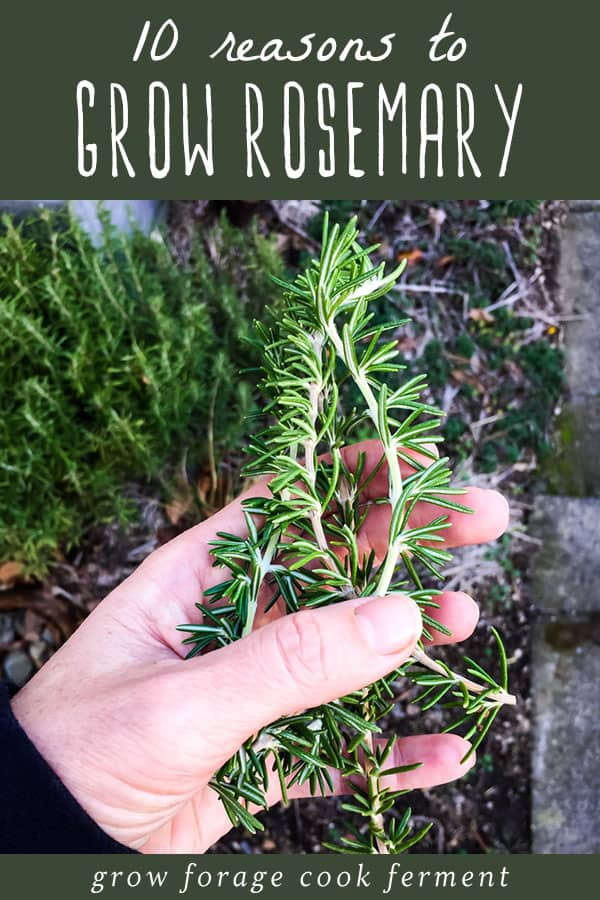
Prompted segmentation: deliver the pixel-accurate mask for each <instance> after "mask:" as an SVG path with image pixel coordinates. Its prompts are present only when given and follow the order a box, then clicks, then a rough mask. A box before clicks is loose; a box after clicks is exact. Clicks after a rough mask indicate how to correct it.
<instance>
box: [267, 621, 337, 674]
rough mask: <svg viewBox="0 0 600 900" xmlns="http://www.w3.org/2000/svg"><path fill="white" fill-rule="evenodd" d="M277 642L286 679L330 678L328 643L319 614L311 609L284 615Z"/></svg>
mask: <svg viewBox="0 0 600 900" xmlns="http://www.w3.org/2000/svg"><path fill="white" fill-rule="evenodd" d="M275 643H276V646H277V652H278V656H279V660H280V663H281V665H282V668H283V671H284V673H285V676H286V677H287V678H290V679H292V680H293V681H295V682H298V683H300V684H305V685H314V684H316V683H319V682H321V681H327V680H328V679H329V677H330V671H329V663H328V660H329V654H328V652H327V642H326V639H325V635H324V634H323V628H322V626H321V624H320V622H319V617H318V616H317V615H316V614H315V613H314V612H313V611H312V610H303V611H302V612H298V613H293V614H292V615H289V616H284V618H283V619H281V620H280V622H279V623H278V628H277V630H276V634H275Z"/></svg>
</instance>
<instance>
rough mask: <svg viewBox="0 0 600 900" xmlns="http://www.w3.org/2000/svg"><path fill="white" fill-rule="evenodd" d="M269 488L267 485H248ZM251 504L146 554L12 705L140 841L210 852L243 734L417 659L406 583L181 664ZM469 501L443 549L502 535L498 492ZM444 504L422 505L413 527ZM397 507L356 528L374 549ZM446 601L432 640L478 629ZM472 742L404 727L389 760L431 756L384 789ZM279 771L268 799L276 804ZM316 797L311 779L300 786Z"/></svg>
mask: <svg viewBox="0 0 600 900" xmlns="http://www.w3.org/2000/svg"><path fill="white" fill-rule="evenodd" d="M358 449H361V450H363V451H365V452H366V454H367V471H368V469H369V467H372V466H374V465H375V464H376V463H377V461H378V459H379V456H380V447H379V445H378V443H377V442H373V441H371V442H366V443H365V444H363V445H355V446H354V447H350V448H347V450H346V451H345V454H346V464H347V465H351V460H352V457H353V454H357V452H358ZM403 468H404V472H405V473H406V472H407V471H408V467H406V466H405V465H404V464H403ZM378 479H383V480H386V479H387V476H386V473H385V469H384V468H382V469H381V470H380V472H379V474H378V475H377V476H376V478H375V479H374V480H373V481H372V482H371V485H370V491H372V492H374V493H375V492H376V491H377V490H379V485H378ZM267 492H268V489H267V487H266V484H265V483H262V484H259V485H256V486H255V487H254V488H252V490H251V491H249V492H248V493H247V494H246V495H245V496H246V497H248V496H257V495H259V494H265V493H267ZM381 493H384V488H383V489H382V490H381ZM242 499H243V497H242V498H238V500H237V501H235V502H234V503H232V504H230V505H229V506H228V507H226V508H225V509H223V510H222V511H221V512H219V513H217V514H216V515H214V516H213V517H212V518H211V519H209V520H207V521H206V522H203V523H201V524H200V525H197V526H195V527H194V528H191V529H190V530H189V531H186V532H185V533H183V534H181V535H180V536H179V537H177V538H175V539H174V540H173V541H171V542H170V543H168V544H166V545H165V546H164V547H162V548H160V549H159V550H157V551H155V552H154V553H152V554H151V555H150V556H149V557H148V559H146V561H145V562H144V563H143V564H142V565H141V566H140V567H139V568H138V569H137V571H136V572H134V573H133V574H132V575H131V576H130V577H129V578H128V579H127V580H126V581H124V582H123V584H121V585H120V586H119V587H118V588H116V589H115V590H114V591H113V592H112V593H111V594H110V595H109V596H108V597H107V598H106V599H105V600H103V602H102V603H101V604H100V605H99V606H98V607H97V608H96V609H95V610H94V612H93V613H92V614H91V615H90V616H89V617H88V619H87V620H86V621H85V622H84V623H83V624H82V625H81V626H80V627H79V629H78V630H77V632H76V633H75V634H74V635H73V636H72V637H71V638H70V640H69V641H67V643H66V644H65V645H64V646H63V647H62V648H61V649H60V650H59V651H58V653H56V654H55V655H54V656H53V657H52V659H51V660H50V661H49V662H48V663H47V664H46V665H45V666H44V667H43V669H42V670H41V671H40V672H39V673H38V674H37V675H36V676H35V677H34V678H33V679H32V681H30V682H29V684H27V685H26V686H25V687H24V688H23V689H22V690H21V691H20V692H19V693H18V694H17V696H16V697H15V698H14V700H13V709H14V713H15V715H16V717H17V718H18V719H19V721H20V723H21V725H22V726H23V728H24V729H25V731H26V732H27V733H28V735H29V737H30V738H31V740H32V741H33V742H34V744H35V745H36V746H37V748H38V750H39V751H40V753H41V754H42V755H43V756H44V757H45V759H46V760H47V761H48V763H49V764H50V765H51V766H52V768H53V769H54V771H55V772H56V773H57V775H58V776H59V777H60V778H61V780H62V781H63V783H64V784H65V785H66V786H67V788H68V789H69V790H70V792H71V793H72V794H73V796H74V797H75V798H76V799H77V800H78V802H79V803H80V804H81V806H82V807H83V808H84V809H85V810H86V811H87V812H88V814H89V815H90V816H91V817H92V818H93V819H94V820H95V821H96V822H97V823H98V824H99V825H100V827H101V828H102V829H103V830H104V831H105V832H106V833H107V834H109V835H110V836H111V837H113V838H114V839H116V840H118V841H120V842H121V843H123V844H127V845H128V846H130V847H132V848H135V849H139V850H142V851H145V852H152V851H167V852H168V851H187V852H199V851H203V850H205V849H206V848H207V847H209V846H210V845H211V844H212V843H214V842H215V841H216V840H217V839H218V838H219V837H220V836H221V835H222V834H224V833H225V832H226V831H227V830H228V829H229V827H230V823H229V819H228V818H227V815H226V813H225V811H224V809H223V807H222V805H221V802H220V800H219V799H218V797H217V795H216V794H215V793H214V792H213V791H212V789H211V788H209V787H208V782H209V780H210V778H211V777H212V775H213V774H214V772H215V771H216V770H217V769H218V768H219V767H220V766H221V765H222V764H223V763H224V762H225V761H226V760H227V759H228V758H229V757H230V756H231V755H232V754H233V753H235V751H236V750H237V749H238V748H239V747H240V745H241V744H242V743H243V742H244V741H245V740H246V738H248V737H249V736H250V735H252V734H254V733H256V732H257V731H259V730H260V728H262V727H263V726H265V725H267V724H269V723H270V722H272V721H273V720H275V719H277V718H279V717H281V716H284V715H289V714H291V713H293V712H295V711H297V710H299V709H308V708H311V707H314V706H318V705H319V704H321V703H326V702H329V701H331V700H333V699H335V698H337V697H340V696H342V695H344V694H347V693H349V692H351V691H354V690H358V689H360V688H362V687H364V686H365V685H367V684H370V683H372V682H373V681H375V680H377V679H378V678H380V677H382V676H383V675H385V674H387V673H389V672H390V671H392V670H393V669H395V668H397V667H398V666H400V665H401V664H402V663H403V662H405V661H406V660H407V659H408V658H409V657H410V655H411V652H412V651H413V650H414V648H415V645H416V643H417V641H418V639H419V636H420V633H421V615H420V612H419V609H418V607H417V606H416V604H415V603H414V602H413V601H412V600H410V599H409V598H407V597H404V596H402V595H398V594H396V595H390V596H387V597H385V598H373V597H371V598H368V599H359V600H348V601H346V602H344V603H338V604H336V605H333V606H329V607H324V608H321V609H315V610H308V609H307V610H303V611H301V612H299V613H295V614H293V615H286V616H280V615H279V614H278V613H277V611H276V609H274V610H272V611H271V613H270V614H269V615H267V616H264V615H263V616H262V617H259V618H258V619H257V623H256V628H255V630H254V631H253V633H252V634H250V635H248V637H245V638H243V639H242V640H240V641H237V642H236V643H233V644H231V645H229V646H227V647H224V648H221V649H218V650H214V651H212V652H210V653H208V654H206V655H204V656H201V657H198V658H195V659H192V660H189V661H188V662H185V663H183V662H182V659H181V658H182V656H183V655H184V648H183V647H182V644H181V637H180V635H179V633H178V632H177V631H176V630H175V629H176V626H177V625H178V624H180V623H182V622H190V621H193V620H194V618H196V617H197V610H196V607H195V604H196V603H198V602H201V601H202V597H203V591H205V590H206V589H208V588H209V587H211V586H212V585H214V584H217V583H218V582H220V581H221V580H222V579H223V578H224V577H226V576H225V575H224V573H223V570H221V569H215V568H213V566H212V561H211V557H210V553H209V550H210V547H209V542H210V541H211V540H213V539H214V538H215V536H216V533H217V532H219V531H227V532H231V533H236V534H242V533H243V529H244V519H243V516H242V513H241V501H242ZM464 503H465V505H467V506H469V507H470V508H471V509H472V510H473V514H471V515H466V514H461V513H457V512H451V513H450V515H449V518H450V521H451V527H450V528H448V529H447V530H445V531H444V532H443V535H444V541H445V544H446V546H449V547H452V546H460V545H463V544H472V543H481V542H484V541H488V540H493V539H494V538H496V537H498V536H499V535H500V534H501V533H502V532H503V531H504V529H505V527H506V524H507V519H508V512H507V504H506V501H505V500H504V499H503V498H502V496H501V495H500V494H497V493H496V492H494V491H484V490H481V489H478V488H471V489H470V490H468V492H467V494H466V495H465V497H464ZM444 512H446V511H445V510H440V509H437V508H436V507H435V506H431V505H425V504H423V505H420V506H418V507H416V508H415V510H414V513H413V516H412V519H411V524H414V525H418V524H424V523H425V522H429V521H432V520H433V519H434V518H436V517H437V516H438V515H439V514H440V513H444ZM389 516H390V512H389V507H386V506H384V505H373V506H371V507H370V510H369V514H368V516H367V519H366V521H365V524H364V526H363V530H362V533H361V540H362V541H364V545H365V549H367V548H373V549H374V550H375V552H376V555H377V556H378V557H379V558H380V559H381V558H382V557H383V555H384V554H385V550H386V536H387V532H388V525H389ZM438 600H439V601H440V604H441V606H440V609H436V610H435V611H433V615H434V616H435V618H436V619H437V620H438V621H439V622H441V623H442V624H443V625H445V626H446V627H447V628H448V629H449V630H450V631H451V633H452V637H451V638H448V637H444V636H443V635H441V634H440V635H439V637H436V640H435V643H447V642H449V641H460V640H463V639H465V638H466V637H468V636H469V635H470V634H471V632H472V631H473V629H474V627H475V625H476V623H477V619H478V610H477V606H476V605H475V603H474V601H473V600H472V599H471V598H470V597H468V596H467V595H466V594H463V593H456V592H446V593H444V594H443V595H442V596H441V597H440V598H438ZM467 749H468V744H467V742H466V741H464V740H463V739H462V738H460V737H458V736H457V735H451V734H445V735H435V734H434V735H427V736H418V737H406V738H402V739H400V740H398V741H397V742H396V745H395V747H394V751H393V752H394V756H393V761H390V765H391V766H394V767H396V766H402V765H407V764H410V763H416V762H420V763H422V765H421V766H420V768H418V769H416V770H414V771H412V772H407V773H404V774H401V775H396V776H389V781H390V786H391V787H393V788H423V787H430V786H433V785H435V784H441V783H444V782H446V781H451V780H453V779H455V778H458V777H460V776H461V775H463V774H464V773H465V772H466V771H467V770H468V768H469V767H470V765H472V762H473V758H471V759H470V760H469V761H468V762H467V763H461V762H460V760H461V759H462V758H463V757H464V755H465V753H466V751H467ZM333 777H334V786H335V789H336V792H337V793H343V792H344V784H343V783H342V782H341V780H340V778H339V777H338V778H337V779H336V778H335V773H333ZM276 781H277V779H273V780H272V785H271V788H270V793H269V800H270V802H271V803H276V802H277V801H278V800H279V799H281V798H280V795H279V793H278V786H277V784H276ZM307 793H308V786H307V785H304V786H302V787H301V788H295V789H294V790H293V791H291V796H293V797H299V796H303V795H306V794H307Z"/></svg>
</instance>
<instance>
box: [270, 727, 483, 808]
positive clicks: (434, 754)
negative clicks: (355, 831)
mask: <svg viewBox="0 0 600 900" xmlns="http://www.w3.org/2000/svg"><path fill="white" fill-rule="evenodd" d="M375 743H376V744H377V743H382V742H381V741H376V742H375ZM470 747H471V745H470V743H469V742H468V741H465V740H464V738H461V737H459V735H457V734H419V735H414V736H411V737H404V738H400V739H399V740H397V741H396V743H395V745H394V749H393V750H392V752H391V754H390V756H389V758H388V760H387V761H386V763H385V767H386V768H387V769H394V768H397V767H400V766H412V765H416V764H417V763H420V765H419V768H418V769H413V770H412V771H411V772H401V773H396V774H394V775H386V776H384V778H383V779H382V784H383V786H384V787H387V788H389V789H390V790H393V791H399V790H405V791H414V790H426V789H428V788H432V787H435V786H437V785H439V784H447V783H448V782H449V781H456V779H457V778H462V777H463V776H464V775H466V773H467V772H468V771H469V769H471V768H472V767H473V765H474V764H475V759H476V757H475V754H474V753H473V754H471V756H470V757H469V758H468V759H467V760H464V758H465V756H466V755H467V753H468V752H469V749H470ZM463 760H464V762H463ZM329 774H330V776H331V780H332V783H333V791H331V792H330V793H332V794H334V795H340V794H349V793H351V792H352V790H353V786H352V779H350V780H345V779H344V778H342V776H341V775H340V773H339V771H337V770H334V769H332V770H330V772H329ZM289 796H290V797H292V798H301V797H310V796H311V792H310V786H309V785H308V784H306V783H305V784H303V785H297V786H296V785H295V786H294V787H293V788H292V789H291V790H290V792H289ZM280 798H281V795H280V794H279V795H278V791H277V786H276V785H275V786H274V790H273V797H272V802H273V803H275V802H277V800H278V799H280Z"/></svg>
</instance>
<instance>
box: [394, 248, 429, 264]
mask: <svg viewBox="0 0 600 900" xmlns="http://www.w3.org/2000/svg"><path fill="white" fill-rule="evenodd" d="M422 258H423V251H422V250H417V249H416V248H414V249H413V250H407V251H406V252H405V253H399V254H398V256H397V257H396V259H397V260H398V262H402V261H403V260H404V259H405V260H406V264H407V266H408V267H409V268H411V267H412V266H416V264H417V263H418V262H419V260H420V259H422Z"/></svg>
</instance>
